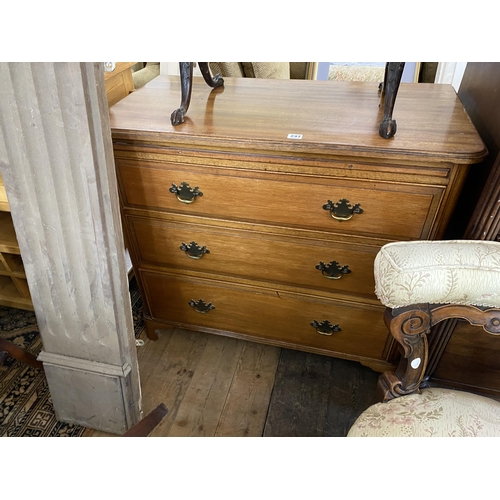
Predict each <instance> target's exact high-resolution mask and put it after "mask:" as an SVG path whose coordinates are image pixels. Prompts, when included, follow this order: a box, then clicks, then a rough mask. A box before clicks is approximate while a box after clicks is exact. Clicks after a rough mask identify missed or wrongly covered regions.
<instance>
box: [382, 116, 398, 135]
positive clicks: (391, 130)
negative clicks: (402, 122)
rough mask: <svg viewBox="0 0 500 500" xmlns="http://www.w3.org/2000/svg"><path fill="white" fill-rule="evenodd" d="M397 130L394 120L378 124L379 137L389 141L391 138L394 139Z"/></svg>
mask: <svg viewBox="0 0 500 500" xmlns="http://www.w3.org/2000/svg"><path fill="white" fill-rule="evenodd" d="M397 129H398V127H397V125H396V120H390V119H386V120H384V121H383V122H382V123H381V124H380V127H379V129H378V133H379V134H380V137H383V138H384V139H390V138H391V137H394V135H395V134H396V131H397Z"/></svg>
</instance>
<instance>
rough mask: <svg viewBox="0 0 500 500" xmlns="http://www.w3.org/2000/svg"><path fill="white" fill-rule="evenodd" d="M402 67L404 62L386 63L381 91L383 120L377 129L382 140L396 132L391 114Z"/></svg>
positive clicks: (401, 74)
mask: <svg viewBox="0 0 500 500" xmlns="http://www.w3.org/2000/svg"><path fill="white" fill-rule="evenodd" d="M404 67H405V63H404V62H388V63H387V64H386V67H385V77H384V83H383V87H382V89H381V90H382V97H383V98H384V118H383V120H382V123H381V124H380V128H379V134H380V137H383V138H384V139H390V138H391V137H394V134H395V133H396V130H397V126H396V120H393V119H392V113H393V111H394V105H395V104H396V96H397V94H398V90H399V85H400V83H401V77H402V76H403V70H404Z"/></svg>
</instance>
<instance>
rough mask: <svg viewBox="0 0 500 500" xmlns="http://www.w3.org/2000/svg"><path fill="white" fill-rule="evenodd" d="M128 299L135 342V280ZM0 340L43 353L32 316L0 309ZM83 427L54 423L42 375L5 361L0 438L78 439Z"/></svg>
mask: <svg viewBox="0 0 500 500" xmlns="http://www.w3.org/2000/svg"><path fill="white" fill-rule="evenodd" d="M129 290H130V299H131V302H132V314H133V319H134V333H135V336H136V338H137V337H139V335H140V334H141V333H142V331H143V330H144V328H145V325H144V321H143V319H142V299H141V296H140V294H139V289H138V287H137V282H136V280H135V278H132V279H131V280H130V285H129ZM0 337H1V338H4V339H6V340H9V341H10V342H13V343H15V344H16V345H18V346H19V347H22V348H23V349H26V350H27V351H29V352H31V353H32V354H34V355H38V354H39V352H40V350H41V349H42V341H41V338H40V335H39V332H38V325H37V322H36V317H35V313H33V312H31V311H24V310H22V309H12V308H10V307H0ZM84 431H85V427H81V426H79V425H73V424H68V423H65V422H59V421H58V420H56V417H55V414H54V408H53V406H52V401H51V398H50V393H49V388H48V385H47V380H46V378H45V375H44V374H43V372H41V371H40V370H38V369H36V368H32V367H31V366H29V365H26V364H25V363H21V362H20V361H16V360H15V359H13V358H10V357H8V358H7V359H6V360H5V362H4V364H3V365H1V366H0V437H23V436H25V437H28V436H31V437H64V436H67V437H69V436H72V437H79V436H81V435H82V434H83V433H84Z"/></svg>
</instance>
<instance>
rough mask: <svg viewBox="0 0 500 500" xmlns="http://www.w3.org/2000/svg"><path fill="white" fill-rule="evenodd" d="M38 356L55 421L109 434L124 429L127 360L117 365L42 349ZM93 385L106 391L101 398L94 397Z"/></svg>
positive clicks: (128, 371) (127, 384)
mask: <svg viewBox="0 0 500 500" xmlns="http://www.w3.org/2000/svg"><path fill="white" fill-rule="evenodd" d="M38 359H39V360H40V361H42V362H43V367H44V370H45V375H46V377H47V382H48V384H49V387H50V394H51V397H52V402H53V404H54V409H55V413H56V418H57V419H58V420H61V421H62V422H71V423H76V424H79V425H84V426H86V427H92V428H94V429H99V430H101V431H105V432H111V433H113V432H115V433H116V432H118V433H120V434H121V433H123V432H124V431H125V430H126V429H128V426H127V421H128V420H132V418H131V416H128V415H127V413H128V408H127V405H126V404H124V400H123V395H124V394H126V393H127V392H129V387H128V386H130V385H131V380H130V378H131V372H132V369H131V367H130V365H129V364H128V363H125V364H124V365H123V366H121V367H120V366H115V365H108V364H105V363H99V362H96V361H88V360H83V359H78V358H70V357H68V356H61V355H59V354H50V353H47V352H43V351H42V352H41V353H40V355H39V356H38ZM68 388H70V389H71V390H70V391H68ZM97 388H98V392H99V393H105V394H106V399H105V400H104V399H103V398H96V397H95V396H96V391H97ZM127 417H128V418H127Z"/></svg>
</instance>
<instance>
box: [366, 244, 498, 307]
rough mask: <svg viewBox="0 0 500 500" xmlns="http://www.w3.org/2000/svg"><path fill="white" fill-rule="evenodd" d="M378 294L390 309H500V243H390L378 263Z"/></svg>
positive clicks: (384, 248)
mask: <svg viewBox="0 0 500 500" xmlns="http://www.w3.org/2000/svg"><path fill="white" fill-rule="evenodd" d="M374 274H375V293H376V294H377V297H378V298H379V300H380V301H381V302H382V303H383V304H384V305H385V306H387V307H391V308H396V307H404V306H409V305H412V304H419V303H430V304H462V305H478V306H489V307H499V306H500V243H498V242H495V241H476V240H451V241H413V242H398V243H389V244H387V245H385V246H383V247H382V249H381V250H380V252H379V253H378V254H377V257H376V259H375V267H374Z"/></svg>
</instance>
